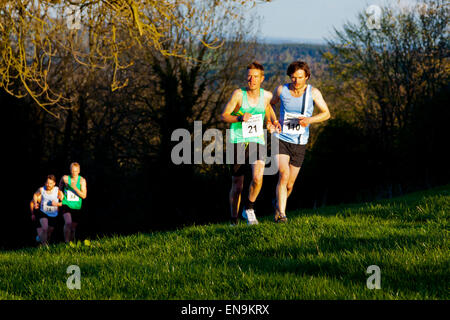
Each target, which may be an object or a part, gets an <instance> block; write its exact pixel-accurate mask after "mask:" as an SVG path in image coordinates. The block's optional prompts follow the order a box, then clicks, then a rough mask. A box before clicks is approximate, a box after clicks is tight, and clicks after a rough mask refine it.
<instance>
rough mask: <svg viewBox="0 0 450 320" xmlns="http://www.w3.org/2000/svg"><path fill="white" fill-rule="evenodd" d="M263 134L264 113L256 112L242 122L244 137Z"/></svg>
mask: <svg viewBox="0 0 450 320" xmlns="http://www.w3.org/2000/svg"><path fill="white" fill-rule="evenodd" d="M263 134H264V132H263V117H262V114H254V115H252V116H251V117H250V118H249V119H248V120H247V121H245V122H242V136H243V137H244V138H251V137H259V136H261V135H263Z"/></svg>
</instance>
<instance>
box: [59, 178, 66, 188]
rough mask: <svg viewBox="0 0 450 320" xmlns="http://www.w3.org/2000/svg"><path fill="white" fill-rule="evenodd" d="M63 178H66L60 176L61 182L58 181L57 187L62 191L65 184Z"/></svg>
mask: <svg viewBox="0 0 450 320" xmlns="http://www.w3.org/2000/svg"><path fill="white" fill-rule="evenodd" d="M64 177H66V176H62V177H61V180H59V185H58V188H59V190H64V186H65V185H66V182H65V181H64Z"/></svg>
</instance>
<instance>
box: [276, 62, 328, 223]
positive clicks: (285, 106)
mask: <svg viewBox="0 0 450 320" xmlns="http://www.w3.org/2000/svg"><path fill="white" fill-rule="evenodd" d="M287 75H288V76H289V78H290V79H291V83H288V84H285V85H281V86H279V87H278V88H276V89H275V92H274V93H273V98H272V100H271V101H270V104H271V105H272V107H274V106H276V105H277V104H278V102H280V122H281V133H279V134H275V135H276V137H277V138H278V142H279V152H278V154H277V163H278V170H279V179H278V185H277V189H276V200H275V201H274V207H275V218H274V219H275V222H286V221H287V218H286V213H285V210H286V202H287V198H288V197H289V195H290V194H291V193H292V189H293V187H294V182H295V180H296V179H297V175H298V173H299V171H300V167H301V166H302V163H303V159H304V157H305V150H306V144H307V143H308V138H309V125H310V124H313V123H318V122H322V121H325V120H328V119H329V118H330V111H329V110H328V106H327V104H326V102H325V100H324V99H323V97H322V94H321V93H320V91H319V89H317V88H314V87H313V86H311V85H309V84H307V81H308V80H309V78H310V76H311V72H310V70H309V66H308V64H307V63H306V62H303V61H294V62H292V63H291V64H290V65H289V67H288V69H287ZM314 106H317V107H318V108H319V110H320V113H319V114H317V115H315V116H313V112H314Z"/></svg>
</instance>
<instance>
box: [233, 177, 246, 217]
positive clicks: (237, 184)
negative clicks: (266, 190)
mask: <svg viewBox="0 0 450 320" xmlns="http://www.w3.org/2000/svg"><path fill="white" fill-rule="evenodd" d="M231 179H232V180H231V190H230V196H229V198H230V208H231V217H233V218H237V216H238V213H239V204H240V202H241V193H242V189H243V187H244V176H239V177H232V178H231Z"/></svg>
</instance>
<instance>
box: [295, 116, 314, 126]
mask: <svg viewBox="0 0 450 320" xmlns="http://www.w3.org/2000/svg"><path fill="white" fill-rule="evenodd" d="M298 120H299V123H300V125H301V126H302V127H307V126H308V125H309V124H311V118H310V117H305V116H299V117H298Z"/></svg>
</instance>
